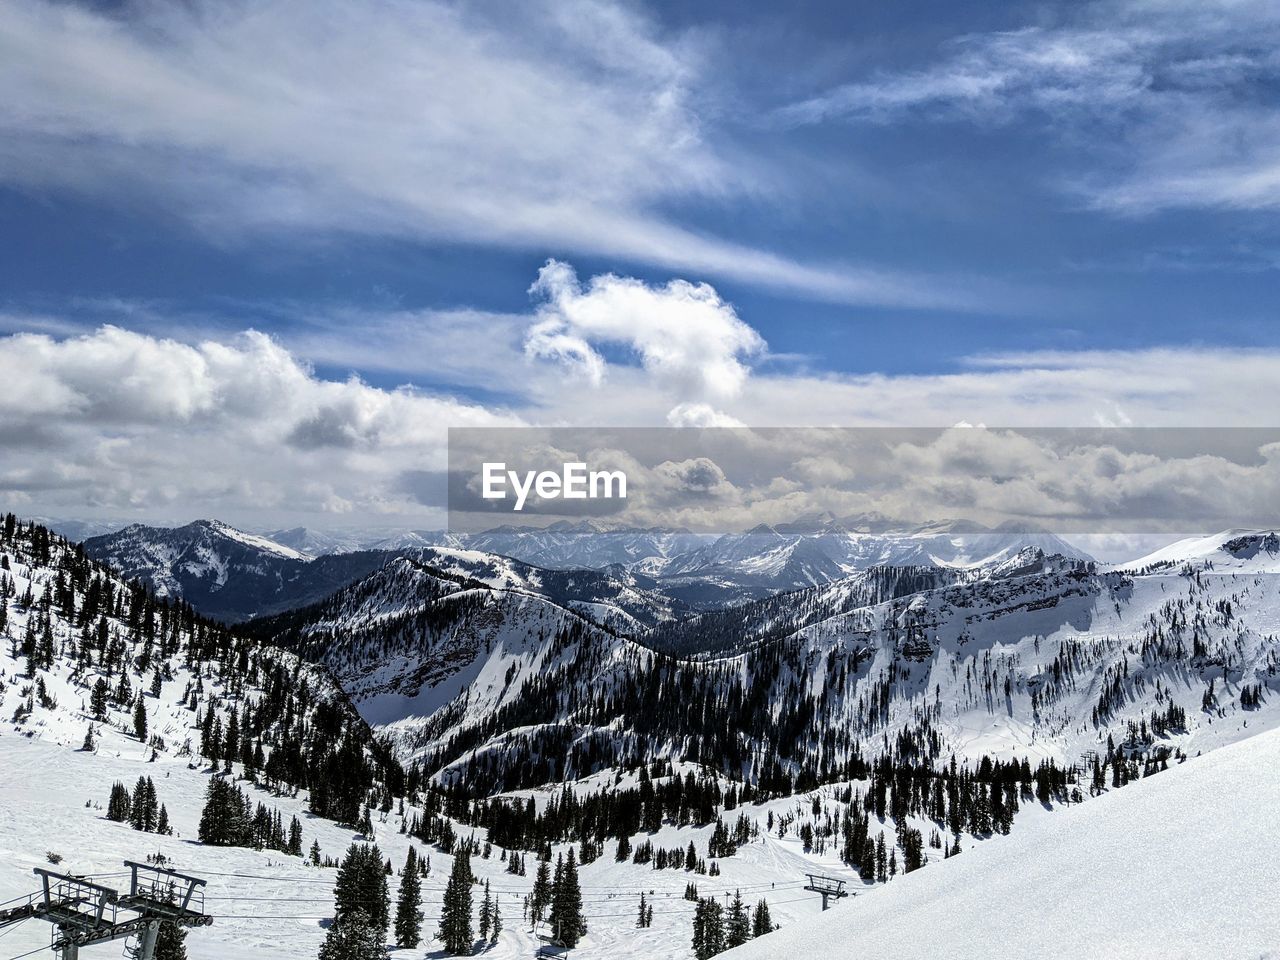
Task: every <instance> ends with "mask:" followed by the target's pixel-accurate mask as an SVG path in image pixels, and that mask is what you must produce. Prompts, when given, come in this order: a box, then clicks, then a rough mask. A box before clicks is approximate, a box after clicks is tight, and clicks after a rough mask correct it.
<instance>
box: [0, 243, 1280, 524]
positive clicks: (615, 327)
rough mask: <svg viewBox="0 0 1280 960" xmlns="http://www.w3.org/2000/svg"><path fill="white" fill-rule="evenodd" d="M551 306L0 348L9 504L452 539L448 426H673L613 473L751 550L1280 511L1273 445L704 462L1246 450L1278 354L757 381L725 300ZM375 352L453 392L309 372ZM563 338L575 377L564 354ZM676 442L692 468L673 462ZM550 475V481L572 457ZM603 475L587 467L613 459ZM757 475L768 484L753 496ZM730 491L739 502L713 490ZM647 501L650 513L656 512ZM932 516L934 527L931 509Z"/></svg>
mask: <svg viewBox="0 0 1280 960" xmlns="http://www.w3.org/2000/svg"><path fill="white" fill-rule="evenodd" d="M536 289H537V296H538V298H539V300H538V303H537V306H536V307H535V309H534V311H533V312H532V313H531V314H529V315H525V316H516V315H503V316H500V317H494V316H492V315H488V314H481V313H470V312H467V311H453V312H449V313H447V314H445V315H441V316H435V315H420V314H405V313H401V312H395V311H392V312H389V313H388V314H386V315H385V316H383V317H381V318H378V317H368V316H364V317H362V318H360V319H361V322H359V323H355V324H350V325H348V324H344V323H343V322H341V320H342V319H343V318H337V319H333V320H332V321H326V323H325V325H324V326H323V328H322V329H321V330H320V331H319V332H316V333H314V335H302V336H295V337H294V339H293V340H292V341H290V340H286V339H275V338H272V337H268V336H265V335H263V334H260V333H254V332H245V333H240V334H228V335H226V336H224V337H222V338H214V337H208V336H205V337H198V336H192V337H186V338H182V337H177V336H168V337H166V336H161V335H156V334H151V333H145V332H141V331H138V330H128V329H125V328H123V327H120V326H106V327H102V328H100V329H98V330H95V331H93V332H91V333H84V334H79V335H66V334H51V333H20V334H15V335H11V336H7V337H0V383H3V384H4V389H3V390H0V497H2V498H3V499H4V500H5V501H6V502H8V503H10V504H12V505H13V507H14V508H17V509H20V510H22V511H23V512H27V513H32V512H39V513H45V514H51V515H62V516H67V515H74V516H101V515H108V516H112V517H119V516H122V515H127V516H136V517H152V518H158V519H159V518H162V519H170V518H191V517H194V516H200V515H209V514H214V515H219V516H222V517H224V518H226V519H230V520H232V521H233V522H244V523H254V522H256V521H255V518H258V517H267V518H268V520H266V521H265V522H263V525H264V526H265V525H266V524H267V523H270V524H272V525H275V526H279V525H283V524H284V523H286V522H293V521H294V519H296V520H297V521H298V522H312V523H314V522H317V519H318V522H320V523H324V522H325V521H324V517H326V516H332V515H334V514H343V515H346V516H348V517H349V518H350V519H351V521H352V522H364V523H368V522H377V521H376V520H372V518H375V517H377V516H379V515H382V516H383V517H384V520H385V522H387V523H398V522H405V521H410V522H412V523H413V524H415V525H419V526H430V525H436V524H439V523H441V522H442V520H443V514H442V512H441V510H440V506H441V494H442V486H443V479H442V478H443V472H444V470H445V466H446V432H447V428H448V427H451V426H496V425H503V424H508V425H510V424H521V425H522V424H542V425H583V426H588V425H598V424H609V425H611V426H617V427H656V426H661V425H664V424H665V425H669V426H678V427H686V428H691V429H688V430H684V431H657V439H656V440H655V441H654V443H655V444H656V447H655V450H654V451H652V455H651V456H650V457H649V458H648V459H647V460H646V459H643V458H632V459H631V460H626V458H625V457H618V458H615V459H617V460H618V463H619V464H620V465H622V466H623V467H625V468H626V469H628V470H636V471H638V472H637V474H636V476H637V477H638V478H641V479H647V480H648V481H649V482H650V483H651V484H652V486H651V490H652V491H653V494H652V496H653V497H656V496H657V495H658V493H662V495H663V497H666V499H667V500H670V497H667V494H668V493H673V492H677V491H679V490H682V489H685V485H691V486H690V487H689V488H690V489H695V488H697V484H698V483H701V484H702V489H703V491H704V493H707V492H711V491H714V494H715V495H714V497H710V498H709V497H708V496H703V497H702V499H701V500H696V499H694V498H690V499H689V502H688V503H687V504H686V507H687V512H685V513H677V514H675V515H673V516H672V517H670V518H669V519H672V520H673V522H677V523H685V524H688V525H691V526H693V525H698V524H713V525H714V524H721V525H722V527H721V528H735V527H737V526H740V525H746V526H750V525H752V524H753V523H756V522H761V521H764V522H781V521H787V520H792V519H794V518H795V517H796V516H798V515H800V514H803V513H809V512H813V511H815V510H826V511H830V512H831V513H833V514H835V515H837V516H844V515H849V514H854V513H864V512H868V511H876V512H882V513H888V512H889V511H888V510H887V508H886V507H887V504H888V503H889V501H885V500H884V498H883V497H882V496H879V495H878V496H877V497H870V496H868V495H867V493H866V491H864V490H860V489H859V488H858V486H857V484H858V483H859V482H863V481H866V480H867V479H868V478H874V479H876V482H878V483H881V484H882V485H883V487H884V489H885V490H886V491H888V492H889V493H890V494H892V495H895V496H896V495H901V496H902V497H907V498H908V499H909V500H910V502H911V503H915V504H927V505H929V509H930V510H932V511H936V513H935V514H934V515H967V516H971V517H974V518H977V519H983V518H986V517H995V516H998V515H999V513H1000V511H1001V510H1017V511H1020V512H1021V513H1022V514H1023V515H1026V516H1043V517H1046V518H1049V517H1051V516H1058V517H1076V518H1079V519H1081V520H1082V522H1085V521H1088V518H1090V517H1093V516H1097V515H1100V514H1103V513H1105V512H1106V511H1108V510H1113V509H1118V508H1123V509H1125V510H1127V511H1130V512H1139V511H1141V510H1147V511H1149V512H1151V513H1152V514H1153V515H1161V516H1177V515H1182V516H1185V517H1191V516H1195V515H1205V514H1206V511H1208V510H1209V509H1211V508H1212V506H1213V504H1214V502H1215V498H1219V499H1220V498H1221V497H1224V496H1226V495H1227V493H1230V495H1231V497H1232V498H1234V499H1233V500H1232V502H1234V503H1239V504H1243V505H1245V506H1247V507H1248V509H1250V510H1253V509H1254V508H1255V507H1256V508H1258V509H1259V510H1261V509H1262V508H1264V507H1265V505H1266V504H1267V503H1274V502H1280V485H1278V484H1277V482H1276V477H1275V476H1274V474H1275V472H1276V467H1275V464H1276V463H1280V459H1278V458H1277V456H1276V450H1275V448H1274V447H1266V448H1257V447H1256V445H1255V447H1254V448H1245V449H1241V450H1238V451H1234V453H1233V455H1232V456H1229V457H1226V458H1225V459H1224V460H1223V462H1222V463H1221V464H1218V463H1217V462H1216V461H1214V462H1209V463H1207V464H1206V463H1205V462H1198V461H1195V460H1194V457H1195V455H1196V454H1198V453H1199V452H1201V451H1198V450H1197V449H1195V448H1194V444H1193V445H1192V447H1191V448H1189V449H1177V450H1174V449H1170V450H1165V451H1152V450H1149V449H1144V448H1142V447H1141V445H1138V446H1134V445H1133V444H1130V446H1129V447H1127V448H1126V447H1118V448H1116V449H1114V450H1111V449H1105V445H1103V446H1104V448H1099V449H1095V450H1093V451H1092V452H1090V453H1088V455H1085V454H1084V453H1080V452H1075V451H1071V450H1067V451H1065V452H1064V451H1060V450H1056V451H1055V450H1052V449H1050V448H1045V447H1043V446H1041V445H1037V444H1036V443H1035V442H1034V441H1033V440H1030V439H1028V438H1025V437H1022V438H1019V437H1007V436H1004V435H1003V434H1001V433H1000V432H999V431H997V430H994V429H993V430H981V429H966V430H957V431H953V432H952V433H953V434H954V435H955V436H957V437H959V436H961V435H974V436H976V439H974V440H969V441H961V440H954V439H951V440H946V441H943V440H939V441H938V442H936V443H933V444H932V445H928V446H921V445H920V444H918V443H916V444H911V443H907V444H905V445H901V446H900V447H898V448H893V449H884V450H881V449H875V450H867V449H853V448H848V449H846V448H844V447H841V446H840V445H838V444H835V443H832V442H829V441H826V440H822V439H819V440H817V441H814V442H810V441H809V440H808V439H807V434H806V433H805V431H803V430H784V431H778V432H777V433H776V435H775V436H771V438H770V439H769V440H768V442H765V440H764V439H763V438H760V439H758V440H757V441H753V443H754V445H752V444H751V443H748V444H747V445H745V446H743V447H741V449H740V450H739V451H738V456H737V460H736V461H735V460H727V459H724V458H723V457H722V456H721V455H720V454H719V453H718V452H716V453H713V452H710V451H709V450H707V449H704V448H700V447H698V446H697V444H698V443H699V442H701V441H700V437H701V435H702V434H703V433H704V432H706V431H707V430H714V429H715V428H723V427H741V426H743V425H749V426H750V427H751V428H753V430H750V431H746V434H745V435H746V436H747V437H748V438H751V437H754V436H755V428H766V427H788V428H794V427H797V426H802V425H814V426H825V425H833V426H897V427H939V428H941V427H949V426H951V425H954V424H956V423H957V422H958V421H959V422H966V423H979V424H992V425H995V426H996V427H1032V428H1038V427H1051V426H1058V427H1105V426H1116V425H1123V426H1126V427H1133V428H1143V427H1157V426H1162V427H1206V428H1212V432H1213V434H1214V435H1215V436H1218V437H1227V436H1229V435H1232V432H1231V431H1229V430H1227V431H1224V430H1223V429H1222V428H1224V427H1246V426H1255V427H1267V426H1270V425H1271V420H1272V417H1271V411H1272V410H1274V409H1277V408H1280V352H1277V351H1274V350H1240V349H1211V348H1179V349H1149V350H1141V351H1086V352H1035V353H1016V354H1015V353H1008V354H1001V355H991V356H981V357H972V358H969V359H968V360H967V361H965V362H964V363H962V364H960V365H959V366H958V368H957V369H955V370H953V371H951V372H940V373H932V374H927V375H898V376H886V375H847V374H844V375H842V374H824V375H815V374H811V373H806V372H795V373H788V372H786V371H780V370H779V369H778V368H776V367H774V368H767V367H766V368H763V369H757V370H754V371H753V370H751V368H750V366H749V364H750V361H751V359H752V358H753V357H754V356H756V355H757V354H758V353H759V352H760V351H762V350H764V344H763V342H762V341H761V340H760V338H759V336H758V334H756V333H755V332H754V331H753V330H752V329H751V328H750V327H749V326H748V325H747V324H746V323H745V321H743V320H742V318H740V317H739V316H738V315H737V313H736V312H735V311H734V310H733V308H732V306H731V305H729V304H726V303H724V302H723V301H722V300H721V299H720V298H719V297H718V296H717V295H716V293H715V291H714V290H713V289H712V288H710V287H707V286H705V285H698V284H692V283H684V282H680V281H673V282H672V283H669V284H665V285H652V284H645V283H641V282H639V281H636V280H632V279H628V278H621V277H616V276H611V275H606V276H602V277H596V278H593V279H591V280H588V281H585V282H584V281H580V280H579V279H578V278H577V277H576V275H575V274H574V272H573V270H572V269H571V268H570V267H568V266H567V265H565V264H561V263H554V262H553V263H551V264H549V265H548V267H547V268H546V270H544V271H543V273H542V275H541V277H540V279H539V282H538V284H537V285H536ZM435 324H440V325H441V327H440V329H441V330H442V331H443V332H442V335H440V336H438V337H437V336H435V335H434V333H433V330H434V329H435V327H434V325H435ZM371 337H372V338H383V337H385V338H387V339H386V341H385V342H380V344H379V346H380V347H381V348H382V350H383V352H386V351H388V350H393V351H394V352H397V353H400V354H402V355H404V356H407V357H413V358H415V359H414V360H413V365H414V366H415V369H418V370H426V371H428V372H432V373H433V374H434V376H433V382H436V383H441V384H444V386H442V387H441V388H440V389H441V390H442V391H444V392H437V393H428V392H425V391H423V390H420V389H415V388H413V387H403V388H399V389H384V388H380V387H376V386H373V385H371V384H369V383H367V382H365V381H363V380H361V379H359V378H358V377H349V378H346V379H341V378H338V379H333V378H328V377H324V376H320V375H318V374H317V373H316V372H315V370H314V369H313V368H312V366H310V362H311V361H313V360H314V361H316V362H321V361H323V362H324V363H325V364H326V365H339V369H341V366H340V365H342V364H343V363H344V362H350V363H352V364H354V365H357V366H359V365H360V364H361V362H362V359H361V358H362V357H364V356H365V355H366V353H367V352H368V350H369V343H368V341H369V340H370V338H371ZM557 337H560V338H563V342H564V343H567V344H570V345H572V347H573V349H574V350H575V351H576V353H572V354H570V353H566V352H565V351H563V350H558V349H553V348H552V347H550V346H548V344H554V342H555V339H554V338H557ZM362 351H363V352H362ZM575 358H577V359H575ZM582 358H585V362H586V363H588V364H595V365H596V369H597V370H598V373H599V376H598V377H595V378H594V379H597V380H599V381H600V385H599V386H592V385H591V380H592V379H593V377H592V373H591V369H590V367H588V369H586V370H585V371H584V374H585V378H584V379H583V380H582V381H581V382H579V383H577V384H574V385H570V386H566V377H565V374H564V363H565V362H566V359H567V360H568V362H570V363H575V362H583V360H582ZM485 370H491V371H500V374H499V377H498V379H499V380H500V381H501V382H492V381H493V377H490V378H489V380H490V382H489V383H485V382H484V371H485ZM478 386H483V387H487V388H491V389H492V390H496V391H500V394H498V395H500V396H501V401H500V404H499V403H498V402H496V401H494V400H492V399H488V400H486V401H484V402H481V401H477V400H474V399H463V398H464V397H466V396H467V395H468V394H471V395H479V396H484V397H492V396H494V395H495V393H493V392H489V391H488V390H477V387H478ZM675 434H680V435H687V436H688V438H689V439H688V441H687V442H688V443H689V444H693V446H690V447H688V448H687V449H684V450H683V451H682V452H677V451H676V450H672V449H668V448H669V447H670V445H671V444H672V442H673V441H672V439H671V438H672V436H673V435H675ZM1120 435H1122V436H1123V435H1126V434H1125V433H1124V432H1122V433H1121V434H1120ZM1183 435H1186V436H1191V434H1185V433H1184V434H1183ZM777 437H781V438H783V439H782V440H781V441H779V440H778V439H777ZM681 442H685V441H681ZM1221 442H1225V441H1221ZM949 444H950V445H949ZM1094 446H1095V447H1097V446H1098V445H1097V444H1094ZM544 452H545V454H546V458H549V460H548V462H555V463H558V462H560V460H561V459H564V457H566V456H568V453H569V451H567V450H558V449H553V448H548V449H547V450H546V451H544ZM608 453H609V448H608V447H607V446H606V447H602V448H598V449H593V456H594V455H595V454H600V455H601V456H603V455H605V454H608ZM610 455H611V454H610ZM557 458H559V459H557ZM699 458H706V460H707V461H708V462H707V463H703V462H701V461H700V459H699ZM544 459H545V458H544ZM610 462H611V461H610ZM661 464H675V465H678V466H679V469H676V467H672V466H667V467H663V468H662V469H659V465H661ZM690 464H692V465H695V466H697V468H698V469H696V470H694V469H693V468H692V467H689V468H688V469H686V466H687V465H690ZM752 464H755V465H757V466H759V465H763V466H760V469H759V470H758V472H754V473H753V472H751V471H750V470H748V469H747V467H750V466H751V465H752ZM713 466H714V468H715V469H716V470H719V471H720V472H721V474H722V475H723V479H722V478H721V476H719V475H714V474H713V473H712V472H709V471H711V470H712V467H713ZM1219 466H1220V467H1221V469H1219ZM766 467H767V469H766ZM881 469H883V471H886V472H884V473H883V474H877V473H876V471H877V470H881ZM1206 477H1207V478H1209V480H1208V481H1206ZM700 478H701V479H700ZM637 482H639V481H637ZM637 489H638V491H639V492H638V493H637V495H636V498H635V500H634V503H636V504H639V505H644V504H645V503H646V495H645V493H644V490H643V487H638V488H637ZM708 500H711V501H714V506H713V507H709V506H708V505H707V502H708ZM651 505H652V506H654V507H655V509H656V507H657V506H659V505H660V504H659V503H658V501H657V500H654V501H653V502H652V503H651ZM664 509H667V508H664ZM1055 511H1057V513H1056V514H1055ZM915 513H916V515H917V516H919V517H920V518H921V519H927V518H928V516H926V515H925V511H924V509H923V508H918V509H915ZM393 518H394V519H393ZM654 519H655V520H656V519H657V517H656V515H655V518H654Z"/></svg>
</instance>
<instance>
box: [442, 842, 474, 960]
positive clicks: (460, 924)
mask: <svg viewBox="0 0 1280 960" xmlns="http://www.w3.org/2000/svg"><path fill="white" fill-rule="evenodd" d="M471 879H472V877H471V858H470V854H469V853H468V852H467V850H466V849H465V848H464V849H462V850H459V851H458V853H457V854H455V855H454V858H453V870H452V871H450V873H449V882H448V884H447V885H446V886H445V888H444V902H443V904H442V905H441V908H440V929H439V931H438V932H437V933H436V936H437V937H438V938H439V940H440V942H441V943H443V944H444V949H445V952H446V953H448V954H450V955H451V956H455V957H457V956H462V955H463V954H468V953H470V952H471V945H472V940H473V937H472V933H471Z"/></svg>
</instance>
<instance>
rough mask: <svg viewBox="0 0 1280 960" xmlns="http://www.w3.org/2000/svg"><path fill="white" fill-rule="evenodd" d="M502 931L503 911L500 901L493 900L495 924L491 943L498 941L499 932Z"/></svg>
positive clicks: (490, 937)
mask: <svg viewBox="0 0 1280 960" xmlns="http://www.w3.org/2000/svg"><path fill="white" fill-rule="evenodd" d="M500 933H502V911H501V910H500V909H499V908H498V901H497V900H494V901H493V924H492V931H491V933H490V935H489V943H490V944H495V943H497V942H498V934H500Z"/></svg>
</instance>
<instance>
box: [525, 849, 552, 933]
mask: <svg viewBox="0 0 1280 960" xmlns="http://www.w3.org/2000/svg"><path fill="white" fill-rule="evenodd" d="M550 904H551V868H550V866H548V864H547V861H545V860H539V861H538V872H537V874H535V875H534V878H533V892H532V894H530V896H529V916H530V918H531V919H532V920H533V922H534V923H537V922H538V921H539V920H541V919H542V915H543V913H544V911H545V910H546V908H547V907H548V906H549V905H550Z"/></svg>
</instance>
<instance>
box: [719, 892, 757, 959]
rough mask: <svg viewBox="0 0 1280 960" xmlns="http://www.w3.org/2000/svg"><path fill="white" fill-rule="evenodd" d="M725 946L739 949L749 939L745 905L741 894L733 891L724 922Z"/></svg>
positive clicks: (749, 931)
mask: <svg viewBox="0 0 1280 960" xmlns="http://www.w3.org/2000/svg"><path fill="white" fill-rule="evenodd" d="M724 938H725V945H726V946H728V947H740V946H742V945H743V944H744V943H746V942H747V941H748V940H750V939H751V922H750V920H749V919H748V917H747V907H746V904H744V903H743V902H742V894H741V892H739V891H737V890H735V891H734V893H733V903H732V904H731V905H730V906H729V916H728V919H727V920H726V921H725V929H724Z"/></svg>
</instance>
